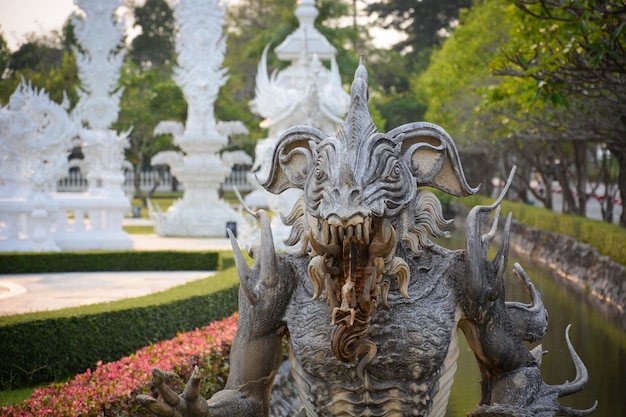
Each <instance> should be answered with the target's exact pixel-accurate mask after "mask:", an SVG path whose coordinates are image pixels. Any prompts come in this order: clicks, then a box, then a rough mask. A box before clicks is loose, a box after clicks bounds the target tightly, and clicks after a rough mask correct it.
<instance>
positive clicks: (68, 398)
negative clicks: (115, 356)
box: [0, 313, 238, 417]
mask: <svg viewBox="0 0 626 417" xmlns="http://www.w3.org/2000/svg"><path fill="white" fill-rule="evenodd" d="M237 319H238V316H237V314H236V313H235V314H233V315H232V316H230V317H228V318H226V319H223V320H221V321H216V322H213V323H211V324H209V325H208V326H205V327H203V328H201V329H196V330H194V331H191V332H186V333H180V334H178V335H177V336H176V337H174V338H173V339H170V340H166V341H163V342H160V343H157V344H154V345H150V346H147V347H145V348H142V349H140V350H138V351H137V352H135V353H134V354H132V355H131V356H127V357H124V358H122V359H120V360H119V361H116V362H110V363H106V364H103V363H102V362H98V363H97V367H96V369H95V371H93V372H92V371H91V370H89V369H88V370H87V372H84V373H82V374H79V375H76V376H75V377H74V378H73V379H72V380H70V381H68V382H64V383H58V384H53V385H50V386H47V387H42V388H37V389H35V390H34V391H33V394H32V396H31V398H30V399H28V400H26V401H23V402H22V403H19V404H14V405H11V406H5V407H2V408H0V415H2V416H6V417H31V416H32V417H76V416H89V417H92V416H93V417H109V416H149V415H150V413H148V412H147V410H145V409H144V408H142V407H140V406H139V404H138V402H137V401H136V399H135V397H136V396H137V394H149V393H150V392H151V391H154V390H153V389H152V384H151V380H152V372H151V370H152V368H154V367H156V368H160V369H163V370H165V371H174V372H176V373H177V374H179V375H180V376H181V379H182V380H184V381H187V379H188V378H189V377H190V375H191V372H192V370H193V367H194V366H195V365H198V366H199V367H200V369H201V371H202V376H203V381H202V388H203V396H204V397H205V398H207V397H210V396H211V395H212V394H213V393H214V392H216V391H218V390H219V389H221V388H222V387H223V386H224V384H225V382H226V377H227V376H228V369H229V368H228V363H227V362H228V361H227V359H228V354H229V352H230V345H231V343H232V340H233V338H234V336H235V332H236V330H237ZM111 343H115V341H111ZM182 387H183V384H182V381H181V382H180V385H179V386H178V387H174V389H176V390H178V391H179V392H180V389H182ZM155 395H156V394H155Z"/></svg>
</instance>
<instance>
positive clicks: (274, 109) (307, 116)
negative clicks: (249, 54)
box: [246, 0, 350, 248]
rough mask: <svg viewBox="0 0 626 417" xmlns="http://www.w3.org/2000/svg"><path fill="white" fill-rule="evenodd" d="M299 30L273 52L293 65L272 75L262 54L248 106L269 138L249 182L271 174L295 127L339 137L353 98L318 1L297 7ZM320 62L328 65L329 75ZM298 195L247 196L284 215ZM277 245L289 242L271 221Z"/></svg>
mask: <svg viewBox="0 0 626 417" xmlns="http://www.w3.org/2000/svg"><path fill="white" fill-rule="evenodd" d="M295 15H296V17H297V18H298V22H299V26H298V28H297V29H296V31H295V32H293V33H292V34H290V35H289V36H287V38H286V39H285V40H284V41H283V42H282V43H281V44H280V45H279V46H277V47H276V49H275V50H274V52H275V53H276V55H277V56H278V57H279V58H280V59H281V60H285V61H291V65H290V66H288V67H287V68H285V69H284V70H282V71H278V72H276V71H275V72H274V73H273V74H272V75H271V76H270V75H269V74H268V69H267V53H268V48H269V46H267V47H266V48H265V50H264V51H263V55H262V57H261V61H260V62H259V66H258V71H257V76H256V94H255V98H254V100H252V102H251V103H250V107H251V109H252V111H253V112H255V113H257V114H259V115H260V116H262V117H264V120H263V122H261V127H263V128H266V129H268V136H267V138H265V139H262V140H259V141H258V142H257V146H256V149H255V161H254V165H253V167H252V174H251V178H250V182H251V183H252V184H255V183H256V181H257V180H259V181H264V180H265V179H266V178H267V176H268V175H269V172H270V167H271V159H272V154H273V152H274V148H275V146H276V142H277V140H278V138H279V137H280V135H281V134H282V133H283V132H284V131H285V130H287V129H289V128H290V127H292V126H295V125H307V126H311V127H315V128H317V129H320V130H322V131H324V132H330V133H332V132H335V131H336V130H337V128H339V126H341V123H342V122H343V116H344V115H345V114H346V111H347V110H348V104H349V101H350V96H349V95H348V94H347V93H346V92H345V91H344V90H343V87H342V85H341V76H340V75H339V69H338V67H337V63H336V61H335V55H336V53H337V51H336V50H335V48H334V47H333V46H332V45H331V44H330V43H329V42H328V40H327V39H326V38H325V37H324V36H323V35H322V34H321V33H320V32H319V31H318V30H317V29H315V27H314V26H313V23H314V22H315V18H316V17H317V15H318V11H317V9H316V8H315V1H313V0H303V1H300V2H298V6H297V8H296V11H295ZM320 59H323V60H328V61H330V70H329V69H327V68H326V67H325V66H324V65H322V63H321V61H320ZM301 195H302V192H301V191H300V190H286V191H285V192H283V193H281V194H280V195H273V194H270V193H267V192H266V191H265V190H263V189H262V188H261V187H259V188H258V190H255V191H253V192H252V193H251V194H249V196H248V197H247V200H246V201H247V202H249V203H251V204H253V205H254V206H259V205H265V206H267V207H269V208H270V209H271V210H272V211H274V212H276V213H280V214H283V215H286V214H287V213H289V212H290V211H291V209H292V207H293V206H294V204H295V202H296V201H297V200H298V198H300V196H301ZM272 228H273V230H274V237H275V239H276V242H275V243H276V245H277V246H279V247H281V248H285V247H286V246H285V244H284V243H283V241H284V240H287V239H288V237H289V229H288V228H285V227H284V225H283V224H282V223H281V221H280V218H279V217H276V220H274V221H273V222H272Z"/></svg>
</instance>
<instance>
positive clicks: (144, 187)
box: [57, 170, 254, 193]
mask: <svg viewBox="0 0 626 417" xmlns="http://www.w3.org/2000/svg"><path fill="white" fill-rule="evenodd" d="M248 173H249V171H248V170H232V171H231V173H230V175H229V176H228V177H226V179H225V180H224V182H223V183H222V185H221V187H220V188H221V189H222V190H228V191H230V190H232V189H233V187H237V188H238V189H239V190H240V191H242V192H246V191H251V190H253V189H254V186H253V185H252V184H250V183H249V182H248V178H247V177H248ZM124 176H125V180H124V184H123V185H122V189H123V190H124V192H125V193H133V192H134V191H135V173H134V172H133V171H126V172H125V173H124ZM139 181H140V189H141V191H143V192H149V191H150V190H152V188H153V187H154V185H155V184H158V185H157V187H156V191H158V192H162V191H173V190H174V188H173V184H172V182H173V177H172V175H171V174H170V173H169V172H165V173H163V175H162V176H161V177H160V178H159V173H158V172H156V171H144V172H142V173H141V176H140V177H139ZM88 185H89V183H88V181H87V179H86V178H85V177H83V176H82V174H81V173H80V171H72V172H70V173H69V175H68V176H67V177H65V178H63V179H61V180H59V181H58V182H57V191H59V192H82V191H87V188H88ZM183 190H184V184H181V183H178V184H177V185H176V191H183Z"/></svg>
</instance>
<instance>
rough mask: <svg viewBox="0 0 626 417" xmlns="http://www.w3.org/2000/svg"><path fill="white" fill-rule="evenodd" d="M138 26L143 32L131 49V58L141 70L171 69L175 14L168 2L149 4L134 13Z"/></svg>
mask: <svg viewBox="0 0 626 417" xmlns="http://www.w3.org/2000/svg"><path fill="white" fill-rule="evenodd" d="M133 13H134V16H135V22H136V23H135V25H136V26H139V27H140V28H141V33H140V34H139V35H138V36H136V37H135V38H134V39H133V40H132V42H131V44H130V47H129V53H128V57H129V58H130V59H131V60H132V61H133V62H134V63H135V64H137V65H139V66H141V67H142V68H146V69H149V68H153V67H165V68H169V67H170V65H171V64H172V62H173V61H174V55H175V50H174V45H175V32H176V31H175V21H174V12H173V10H172V8H171V7H170V6H169V4H168V3H167V1H165V0H146V2H145V3H144V4H143V5H141V6H136V7H135V8H134V9H133Z"/></svg>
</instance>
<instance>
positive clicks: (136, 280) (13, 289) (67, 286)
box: [0, 235, 231, 315]
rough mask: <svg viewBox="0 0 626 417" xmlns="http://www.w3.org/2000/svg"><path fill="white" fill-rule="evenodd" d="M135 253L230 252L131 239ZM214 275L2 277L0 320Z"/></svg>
mask: <svg viewBox="0 0 626 417" xmlns="http://www.w3.org/2000/svg"><path fill="white" fill-rule="evenodd" d="M130 236H131V238H132V239H133V243H134V248H135V249H136V250H190V251H204V250H229V249H231V246H230V241H229V240H228V239H226V238H224V239H203V238H173V237H172V238H170V237H159V236H157V235H130ZM210 274H213V272H211V271H168V272H161V271H145V272H97V273H62V274H61V273H57V274H18V275H0V315H10V314H19V313H29V312H34V311H42V310H55V309H60V308H67V307H74V306H78V305H85V304H94V303H101V302H108V301H114V300H119V299H123V298H131V297H139V296H141V295H146V294H150V293H153V292H158V291H162V290H165V289H168V288H171V287H174V286H177V285H180V284H184V283H186V282H189V281H193V280H196V279H200V278H204V277H206V276H208V275H210Z"/></svg>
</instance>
